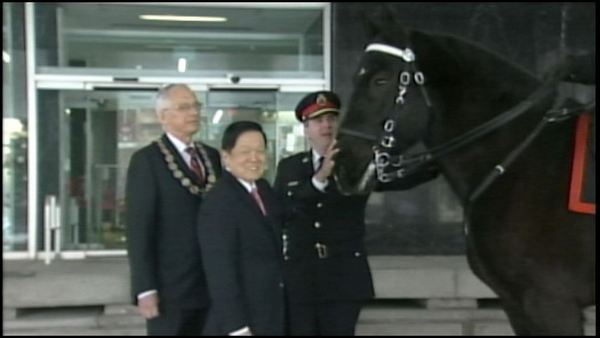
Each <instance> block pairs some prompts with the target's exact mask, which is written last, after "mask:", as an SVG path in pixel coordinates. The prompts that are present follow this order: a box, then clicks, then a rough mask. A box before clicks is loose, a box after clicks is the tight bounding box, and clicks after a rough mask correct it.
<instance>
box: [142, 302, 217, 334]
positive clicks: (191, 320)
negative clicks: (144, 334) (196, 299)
mask: <svg viewBox="0 0 600 338" xmlns="http://www.w3.org/2000/svg"><path fill="white" fill-rule="evenodd" d="M205 320H206V309H198V310H178V311H175V310H171V311H169V312H162V313H161V314H160V316H158V317H156V318H154V319H150V320H147V321H146V327H147V329H148V335H149V336H201V335H202V330H203V328H204V322H205Z"/></svg>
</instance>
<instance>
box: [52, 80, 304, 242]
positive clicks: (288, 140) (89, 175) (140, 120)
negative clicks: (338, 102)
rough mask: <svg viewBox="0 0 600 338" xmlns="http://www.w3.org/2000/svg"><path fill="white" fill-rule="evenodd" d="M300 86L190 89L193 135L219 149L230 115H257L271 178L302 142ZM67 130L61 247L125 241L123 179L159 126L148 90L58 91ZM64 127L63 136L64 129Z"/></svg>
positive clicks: (241, 117) (239, 117)
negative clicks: (196, 110) (288, 89)
mask: <svg viewBox="0 0 600 338" xmlns="http://www.w3.org/2000/svg"><path fill="white" fill-rule="evenodd" d="M304 94H305V93H281V92H277V91H273V90H245V91H243V90H242V91H240V90H237V91H231V90H220V91H210V92H198V93H196V95H197V97H198V100H199V102H200V103H201V104H202V105H203V108H202V111H201V127H200V131H199V132H198V134H197V135H196V139H197V140H201V141H202V142H205V143H207V144H209V145H211V146H213V147H215V148H217V149H219V148H220V146H221V138H222V135H223V131H224V130H225V128H226V127H227V126H228V125H229V124H230V123H231V122H234V121H238V120H251V121H256V122H258V123H260V124H261V125H262V126H263V128H264V130H265V133H266V134H267V142H268V145H267V146H268V167H269V169H268V171H267V173H266V177H267V179H269V180H271V181H272V180H273V179H274V176H275V173H276V171H275V169H276V164H277V162H278V161H279V160H281V159H282V158H283V157H285V156H288V155H291V154H294V153H296V152H299V151H303V150H304V149H305V143H304V137H303V129H302V125H301V124H300V123H298V122H297V121H296V119H295V117H294V113H293V109H294V108H293V107H294V106H295V104H296V103H297V101H298V100H299V99H300V98H301V97H302V96H304ZM61 95H62V97H63V101H64V106H65V108H64V117H63V118H64V121H65V132H64V133H63V135H65V136H64V137H66V138H70V140H63V141H61V144H63V145H62V146H63V147H66V148H65V149H64V152H65V153H66V154H67V155H66V156H65V161H67V162H68V163H67V165H62V166H61V167H63V168H68V170H66V171H63V172H61V174H62V175H66V177H65V179H64V182H67V183H66V184H67V186H68V187H67V188H66V189H64V191H66V192H67V194H68V196H67V197H66V198H64V199H62V200H63V207H62V210H67V211H66V212H65V213H64V216H63V222H64V224H63V229H64V231H63V234H64V236H63V241H64V243H63V246H62V247H63V248H64V249H65V250H110V249H124V248H125V243H126V238H125V231H124V230H125V223H124V213H125V208H126V205H125V180H126V173H127V167H128V165H129V161H130V159H131V156H132V155H133V153H134V152H135V151H137V150H138V149H140V148H141V147H144V146H146V145H148V144H150V143H151V142H153V141H154V140H156V139H157V138H158V137H160V135H161V134H162V133H163V131H162V128H161V126H160V124H159V121H158V118H157V116H156V113H155V111H154V98H155V93H154V92H143V91H93V92H85V91H63V92H61ZM67 135H68V136H67Z"/></svg>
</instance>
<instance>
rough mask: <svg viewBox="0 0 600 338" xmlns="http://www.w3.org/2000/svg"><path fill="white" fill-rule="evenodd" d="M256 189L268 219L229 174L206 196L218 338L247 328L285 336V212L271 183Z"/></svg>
mask: <svg viewBox="0 0 600 338" xmlns="http://www.w3.org/2000/svg"><path fill="white" fill-rule="evenodd" d="M256 185H257V188H258V191H259V194H260V195H261V199H262V201H263V204H264V206H265V208H266V209H267V216H264V215H263V214H262V212H261V211H260V208H259V207H258V205H257V203H256V202H255V201H254V199H253V198H252V196H251V195H250V194H249V193H248V191H247V190H246V189H245V188H244V186H243V185H242V184H241V183H240V182H239V181H238V180H237V179H236V178H235V177H234V176H232V175H231V174H230V173H228V172H224V173H223V177H222V178H221V180H220V181H219V182H217V184H216V186H215V187H214V188H213V189H212V190H211V192H210V193H209V194H208V195H207V196H206V199H205V201H204V203H203V204H202V207H201V210H200V214H199V216H198V217H199V218H198V238H199V241H200V247H201V248H202V258H203V260H204V268H205V271H206V276H207V280H208V287H209V293H210V298H211V308H210V310H209V312H210V315H209V318H210V317H212V320H214V322H215V323H214V324H212V325H215V326H216V328H217V332H214V333H216V334H228V333H230V332H232V331H235V330H237V329H240V328H242V327H244V326H249V327H250V329H251V330H252V332H253V333H254V334H255V335H282V334H283V333H284V327H283V325H284V317H283V316H284V303H283V302H284V294H283V292H284V291H283V287H284V285H283V272H282V256H281V222H282V209H281V206H280V204H279V201H278V199H277V197H276V195H275V193H274V191H273V190H272V188H271V187H270V186H269V184H268V182H267V181H265V180H264V179H261V180H259V181H257V182H256ZM207 325H208V324H207Z"/></svg>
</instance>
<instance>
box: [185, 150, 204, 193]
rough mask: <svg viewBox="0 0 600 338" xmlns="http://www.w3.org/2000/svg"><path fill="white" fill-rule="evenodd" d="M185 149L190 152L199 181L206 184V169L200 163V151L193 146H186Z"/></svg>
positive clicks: (192, 164) (192, 165) (191, 162)
mask: <svg viewBox="0 0 600 338" xmlns="http://www.w3.org/2000/svg"><path fill="white" fill-rule="evenodd" d="M185 151H186V152H187V153H188V154H190V164H191V167H192V171H193V172H194V174H196V177H197V178H198V183H200V184H204V169H203V168H202V166H201V165H200V158H198V152H197V151H196V149H195V148H193V147H187V148H185Z"/></svg>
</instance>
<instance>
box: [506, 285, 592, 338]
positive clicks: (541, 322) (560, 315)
mask: <svg viewBox="0 0 600 338" xmlns="http://www.w3.org/2000/svg"><path fill="white" fill-rule="evenodd" d="M522 304H523V311H524V314H525V318H526V319H527V320H525V322H524V323H526V324H524V325H526V326H527V327H526V328H525V330H524V331H525V334H533V335H538V336H547V335H569V336H571V335H572V336H582V335H583V313H582V311H581V308H580V307H579V306H578V305H577V303H576V302H575V301H574V300H571V299H558V298H556V296H555V295H552V294H548V293H541V292H534V293H529V294H528V295H526V296H525V297H524V299H523V301H522ZM511 320H512V319H511ZM511 322H512V321H511ZM517 334H519V333H517Z"/></svg>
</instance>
